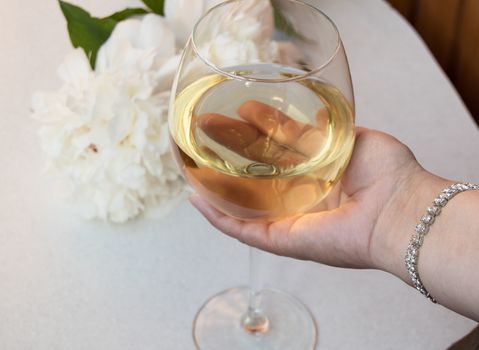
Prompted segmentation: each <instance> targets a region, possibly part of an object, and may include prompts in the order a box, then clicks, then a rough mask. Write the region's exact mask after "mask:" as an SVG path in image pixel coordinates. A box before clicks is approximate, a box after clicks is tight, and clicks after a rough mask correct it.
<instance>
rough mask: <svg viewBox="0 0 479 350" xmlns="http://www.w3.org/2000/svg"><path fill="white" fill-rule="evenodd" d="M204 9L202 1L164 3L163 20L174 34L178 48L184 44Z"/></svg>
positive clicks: (181, 0) (189, 0) (186, 0)
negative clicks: (168, 24)
mask: <svg viewBox="0 0 479 350" xmlns="http://www.w3.org/2000/svg"><path fill="white" fill-rule="evenodd" d="M204 9H205V3H204V0H174V1H171V0H170V1H166V3H165V18H166V19H167V21H168V22H169V23H170V25H171V27H172V28H173V31H174V32H175V34H176V42H177V44H178V46H180V47H183V46H184V45H185V44H186V41H187V40H188V38H189V36H190V34H191V32H192V31H193V27H194V25H195V23H196V22H197V21H198V19H200V17H201V15H202V14H203V12H204Z"/></svg>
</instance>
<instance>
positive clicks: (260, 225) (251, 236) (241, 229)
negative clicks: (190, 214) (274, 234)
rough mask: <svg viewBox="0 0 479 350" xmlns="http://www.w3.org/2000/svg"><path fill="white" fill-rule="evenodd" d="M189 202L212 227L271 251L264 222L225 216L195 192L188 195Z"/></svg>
mask: <svg viewBox="0 0 479 350" xmlns="http://www.w3.org/2000/svg"><path fill="white" fill-rule="evenodd" d="M190 202H191V204H193V206H194V207H195V208H196V209H198V210H199V211H200V213H201V214H203V216H204V217H205V218H206V219H207V220H208V221H209V222H210V223H211V224H212V225H213V226H214V227H216V228H217V229H218V230H220V231H222V232H223V233H225V234H226V235H228V236H230V237H233V238H235V239H237V240H239V241H240V242H243V243H245V244H248V245H250V246H253V247H256V248H259V249H262V250H266V251H271V244H270V242H268V240H267V230H268V224H267V223H266V222H249V223H248V222H244V221H241V220H237V219H235V218H232V217H230V216H227V215H225V214H223V213H221V212H220V211H218V210H216V209H215V208H214V207H213V206H211V205H210V204H208V203H207V202H206V201H205V200H204V199H202V198H201V197H200V196H199V195H197V194H193V195H192V196H191V197H190ZM271 252H273V251H271Z"/></svg>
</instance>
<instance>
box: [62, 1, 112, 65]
mask: <svg viewBox="0 0 479 350" xmlns="http://www.w3.org/2000/svg"><path fill="white" fill-rule="evenodd" d="M59 2H60V8H61V10H62V12H63V15H64V16H65V18H66V20H67V25H68V33H69V34H70V40H71V42H72V44H73V46H74V47H81V48H82V49H83V50H84V51H85V53H86V55H87V57H88V59H89V60H90V65H91V67H92V68H93V69H95V62H96V55H97V53H98V50H99V49H100V47H101V46H102V45H103V43H104V42H105V41H106V40H107V39H108V38H109V37H110V34H111V32H112V31H113V29H114V28H115V25H116V24H117V22H116V21H115V20H114V19H111V18H103V19H101V18H95V17H92V16H91V15H90V14H89V13H88V12H86V11H85V10H83V9H82V8H80V7H78V6H75V5H72V4H69V3H67V2H65V1H62V0H59Z"/></svg>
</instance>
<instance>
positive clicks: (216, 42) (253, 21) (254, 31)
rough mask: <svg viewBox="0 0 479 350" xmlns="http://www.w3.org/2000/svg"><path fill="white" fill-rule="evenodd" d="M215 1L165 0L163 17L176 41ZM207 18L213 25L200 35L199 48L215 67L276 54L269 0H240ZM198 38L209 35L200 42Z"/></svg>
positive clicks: (183, 40)
mask: <svg viewBox="0 0 479 350" xmlns="http://www.w3.org/2000/svg"><path fill="white" fill-rule="evenodd" d="M220 2H221V1H218V0H175V1H166V3H165V16H166V19H167V21H168V22H169V23H170V25H171V26H172V28H174V30H175V33H176V38H177V43H178V44H179V45H181V46H183V45H184V44H185V43H186V40H187V39H188V37H189V35H190V34H191V32H192V30H193V27H194V25H195V23H196V22H197V21H198V20H199V19H200V17H201V15H202V14H203V13H204V12H206V10H208V9H209V8H211V7H212V6H214V5H217V4H218V3H220ZM216 16H217V17H216V18H212V19H210V23H212V24H214V25H211V26H210V27H208V28H205V29H204V30H205V31H204V32H203V33H201V35H199V38H198V41H199V43H198V44H199V45H200V47H199V50H200V52H202V53H203V56H204V57H206V58H207V59H208V60H209V61H210V62H212V63H213V64H215V65H216V66H218V67H220V68H223V67H230V66H234V65H238V64H245V63H248V64H251V63H258V62H268V63H269V62H271V61H273V60H274V59H275V58H276V57H277V55H278V51H277V46H276V44H275V43H273V42H272V40H271V37H272V35H273V31H274V16H273V8H272V6H271V3H270V2H269V1H268V0H243V1H241V2H239V3H237V4H235V5H233V7H232V8H231V10H230V11H229V12H228V13H227V14H226V15H225V14H224V13H223V12H219V13H217V14H216ZM201 37H207V38H211V40H210V41H209V42H207V43H201Z"/></svg>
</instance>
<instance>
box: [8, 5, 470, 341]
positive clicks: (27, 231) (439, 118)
mask: <svg viewBox="0 0 479 350" xmlns="http://www.w3.org/2000/svg"><path fill="white" fill-rule="evenodd" d="M75 2H76V3H78V4H80V5H83V6H85V7H87V8H88V9H90V10H91V11H92V12H93V13H94V14H96V15H103V14H107V13H109V12H111V11H113V10H116V9H118V8H120V7H121V5H123V4H124V3H125V2H126V1H125V0H124V1H123V3H122V1H113V0H109V1H102V2H99V1H95V0H82V1H80V0H77V1H75ZM316 3H317V4H319V6H320V7H321V8H322V9H323V10H324V11H325V12H326V13H328V14H329V15H330V16H331V17H332V18H333V20H335V22H336V23H337V25H338V27H339V30H340V32H341V35H342V37H343V40H344V43H345V47H346V49H347V51H348V55H349V60H350V64H351V69H352V76H353V80H354V84H355V91H356V102H357V116H358V117H357V120H358V124H359V125H362V126H367V127H371V128H377V129H380V130H383V131H386V132H389V133H391V134H393V135H395V136H396V137H398V138H399V139H400V140H402V141H403V142H405V143H406V144H408V145H409V146H410V147H411V148H412V149H413V151H414V152H415V154H416V156H417V158H418V159H419V161H420V162H421V163H422V164H423V165H424V166H425V167H426V168H427V169H429V170H431V171H433V172H435V173H437V174H440V175H442V176H444V177H448V178H452V179H461V180H469V181H479V163H478V159H479V133H478V129H477V127H476V126H475V125H474V123H473V121H472V119H471V117H470V115H469V113H468V112H467V111H466V109H465V108H464V105H463V103H462V102H461V100H460V99H459V97H458V95H457V93H456V92H455V90H454V89H453V87H452V86H451V84H450V82H449V81H448V80H447V78H446V77H445V75H444V74H443V73H442V71H441V70H440V68H439V67H438V65H437V64H436V63H435V61H434V59H433V58H432V56H431V54H430V53H429V52H428V51H427V49H426V47H425V46H424V44H423V42H422V41H421V40H420V38H419V37H418V36H417V34H416V33H414V32H413V30H412V29H411V28H410V27H409V25H408V24H407V23H406V22H405V21H404V20H403V19H402V18H400V17H399V15H398V14H397V13H396V12H394V11H393V10H392V9H391V8H390V7H389V5H387V4H386V3H385V2H383V1H381V0H367V1H364V0H319V1H316ZM0 5H1V8H2V11H0V23H2V25H1V27H2V30H1V31H0V45H1V46H0V47H1V50H0V106H1V108H2V112H1V117H0V135H1V136H0V148H1V149H2V152H1V155H0V159H1V164H2V171H1V172H0V213H1V214H0V349H5V350H10V349H15V350H26V349H36V350H52V349H69V350H70V349H90V350H96V349H98V350H100V349H102V350H103V349H117V350H123V349H142V350H146V349H192V348H193V342H192V338H191V325H192V320H193V317H194V315H195V313H196V311H197V309H198V307H199V306H200V305H201V304H202V303H203V302H204V301H205V300H206V299H207V298H208V297H209V296H211V295H212V294H214V293H216V292H218V291H220V290H222V289H225V288H228V287H232V286H236V285H241V284H246V282H247V257H248V254H247V248H246V247H245V246H243V245H241V244H240V243H238V242H236V241H234V240H231V239H229V238H227V237H225V236H223V235H221V234H219V233H217V232H215V231H214V230H213V229H212V228H211V227H210V226H209V225H208V224H207V222H206V221H205V220H204V219H203V218H202V217H201V216H200V215H199V214H198V213H197V212H196V211H195V210H193V209H192V208H191V206H190V205H188V204H187V203H183V204H181V205H180V206H179V207H178V209H177V210H176V211H175V212H174V213H173V214H171V215H170V216H168V217H167V218H164V219H161V220H159V219H153V218H145V219H142V220H138V221H134V222H131V223H128V224H126V225H109V224H106V223H101V222H88V221H83V220H82V219H80V218H78V217H77V216H75V215H74V214H73V212H72V211H71V209H70V208H69V207H68V206H67V205H66V204H65V202H64V201H63V200H62V199H61V195H60V187H59V185H58V184H57V182H56V180H55V179H54V178H52V177H47V176H44V175H42V169H43V165H44V158H43V156H42V153H41V151H40V149H39V141H38V138H37V137H36V130H37V129H38V125H37V124H36V123H35V122H34V121H32V120H31V119H30V118H29V114H30V107H29V106H30V99H31V95H32V93H33V92H34V91H36V90H39V89H42V90H43V89H53V88H56V87H58V86H59V81H58V79H56V78H55V70H56V67H57V66H58V65H59V63H60V62H61V60H62V58H63V56H64V55H65V53H66V52H68V51H69V50H70V44H69V41H68V37H67V34H66V31H65V24H64V21H63V18H62V16H61V14H60V12H59V10H58V8H57V4H56V2H55V1H33V0H30V1H8V2H7V0H0ZM180 218H181V220H180ZM405 234H408V233H405ZM265 260H266V269H267V273H266V274H265V276H264V277H265V280H266V282H267V284H268V285H271V286H274V287H276V288H281V289H283V290H286V291H288V292H291V293H292V294H294V295H296V296H297V297H298V298H299V299H301V300H302V301H303V302H304V303H306V304H307V305H308V306H309V307H310V308H311V310H312V313H313V314H314V316H315V318H316V319H317V321H318V323H319V348H320V349H325V350H326V349H404V348H405V347H407V348H408V349H422V350H427V349H445V348H447V346H448V345H449V344H451V343H452V342H453V341H454V340H456V339H458V338H460V337H461V336H463V335H465V334H466V333H467V332H468V331H470V330H471V329H472V328H473V327H474V326H475V323H474V322H472V321H471V320H468V319H465V318H463V317H461V316H458V315H456V314H454V313H452V312H450V311H448V310H446V309H444V308H443V307H441V306H437V305H433V304H432V303H429V302H427V301H426V300H425V299H424V298H423V297H422V296H420V295H419V294H418V293H416V292H415V291H414V290H413V289H412V288H409V287H408V286H406V285H405V284H403V283H402V282H401V281H399V280H397V279H395V278H394V277H392V276H390V275H387V274H385V273H382V272H378V271H352V270H342V269H335V268H330V267H326V266H322V265H319V264H314V263H310V262H299V261H294V260H291V259H287V258H280V257H275V256H271V255H268V256H267V257H266V258H265Z"/></svg>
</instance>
